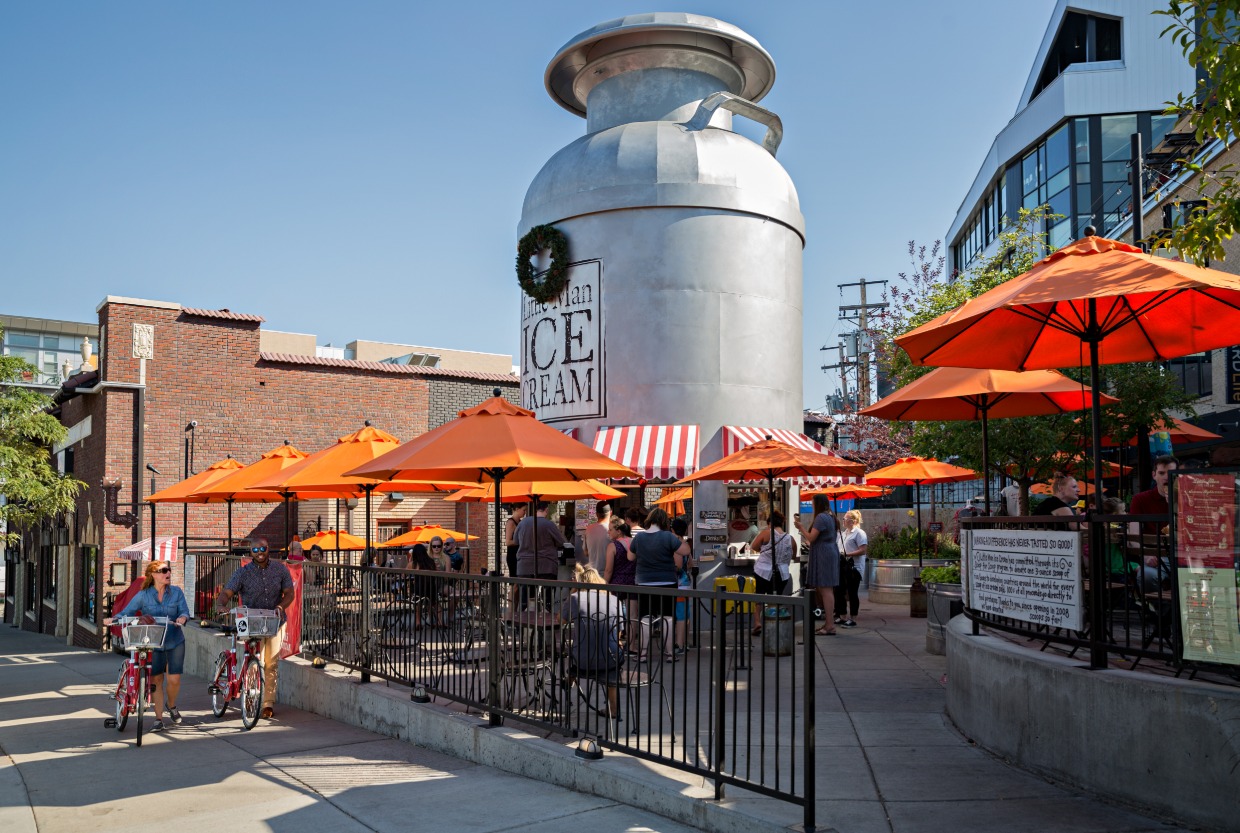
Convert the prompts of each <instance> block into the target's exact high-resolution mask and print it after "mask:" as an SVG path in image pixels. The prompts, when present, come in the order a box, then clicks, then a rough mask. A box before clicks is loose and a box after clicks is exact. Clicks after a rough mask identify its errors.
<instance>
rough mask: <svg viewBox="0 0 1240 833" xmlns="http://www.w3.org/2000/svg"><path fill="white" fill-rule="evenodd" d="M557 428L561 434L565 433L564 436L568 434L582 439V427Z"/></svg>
mask: <svg viewBox="0 0 1240 833" xmlns="http://www.w3.org/2000/svg"><path fill="white" fill-rule="evenodd" d="M556 430H557V431H559V432H560V433H561V434H563V435H564V436H566V437H572V438H573V439H574V440H580V439H581V429H580V428H557V429H556Z"/></svg>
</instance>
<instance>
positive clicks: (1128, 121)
mask: <svg viewBox="0 0 1240 833" xmlns="http://www.w3.org/2000/svg"><path fill="white" fill-rule="evenodd" d="M1101 122H1102V161H1103V162H1111V161H1115V160H1117V159H1122V160H1124V161H1127V160H1128V159H1131V158H1132V134H1133V133H1136V132H1137V117H1136V116H1134V115H1128V116H1103V117H1102V119H1101Z"/></svg>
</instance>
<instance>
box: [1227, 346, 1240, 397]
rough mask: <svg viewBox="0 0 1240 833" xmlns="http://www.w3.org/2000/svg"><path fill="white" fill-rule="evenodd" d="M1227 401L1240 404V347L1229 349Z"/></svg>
mask: <svg viewBox="0 0 1240 833" xmlns="http://www.w3.org/2000/svg"><path fill="white" fill-rule="evenodd" d="M1226 377H1227V401H1228V402H1230V403H1232V404H1240V347H1234V346H1233V347H1228V348H1227V373H1226Z"/></svg>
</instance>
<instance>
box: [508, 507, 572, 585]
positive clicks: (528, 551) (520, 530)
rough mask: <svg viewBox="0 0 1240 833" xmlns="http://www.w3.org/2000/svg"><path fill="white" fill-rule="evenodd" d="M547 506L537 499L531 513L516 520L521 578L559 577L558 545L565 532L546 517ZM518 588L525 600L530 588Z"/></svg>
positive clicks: (518, 572)
mask: <svg viewBox="0 0 1240 833" xmlns="http://www.w3.org/2000/svg"><path fill="white" fill-rule="evenodd" d="M549 507H550V504H549V503H547V501H545V500H540V501H538V506H537V507H536V508H535V510H534V517H532V518H530V517H527V518H524V519H523V520H522V521H521V523H519V524H517V534H516V538H517V576H518V577H520V578H537V579H543V580H547V581H556V580H557V579H558V578H559V577H560V549H561V548H562V547H563V546H564V533H562V532H561V531H560V527H559V524H556V523H554V522H553V521H552V520H551V519H550V518H548V517H547V509H548V508H549ZM535 530H537V532H535ZM536 536H537V541H535V537H536ZM535 543H537V549H535ZM521 590H522V591H523V592H522V593H521V594H520V597H521V603H522V604H525V603H526V602H527V600H528V597H529V588H528V587H527V586H522V587H521Z"/></svg>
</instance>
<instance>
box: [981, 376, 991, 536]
mask: <svg viewBox="0 0 1240 833" xmlns="http://www.w3.org/2000/svg"><path fill="white" fill-rule="evenodd" d="M988 410H990V408H989V406H988V404H987V402H986V397H985V396H983V397H982V408H981V411H982V494H983V495H985V501H986V504H985V505H986V516H987V517H989V516H990V423H989V421H988V420H987V416H986V412H987V411H988Z"/></svg>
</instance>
